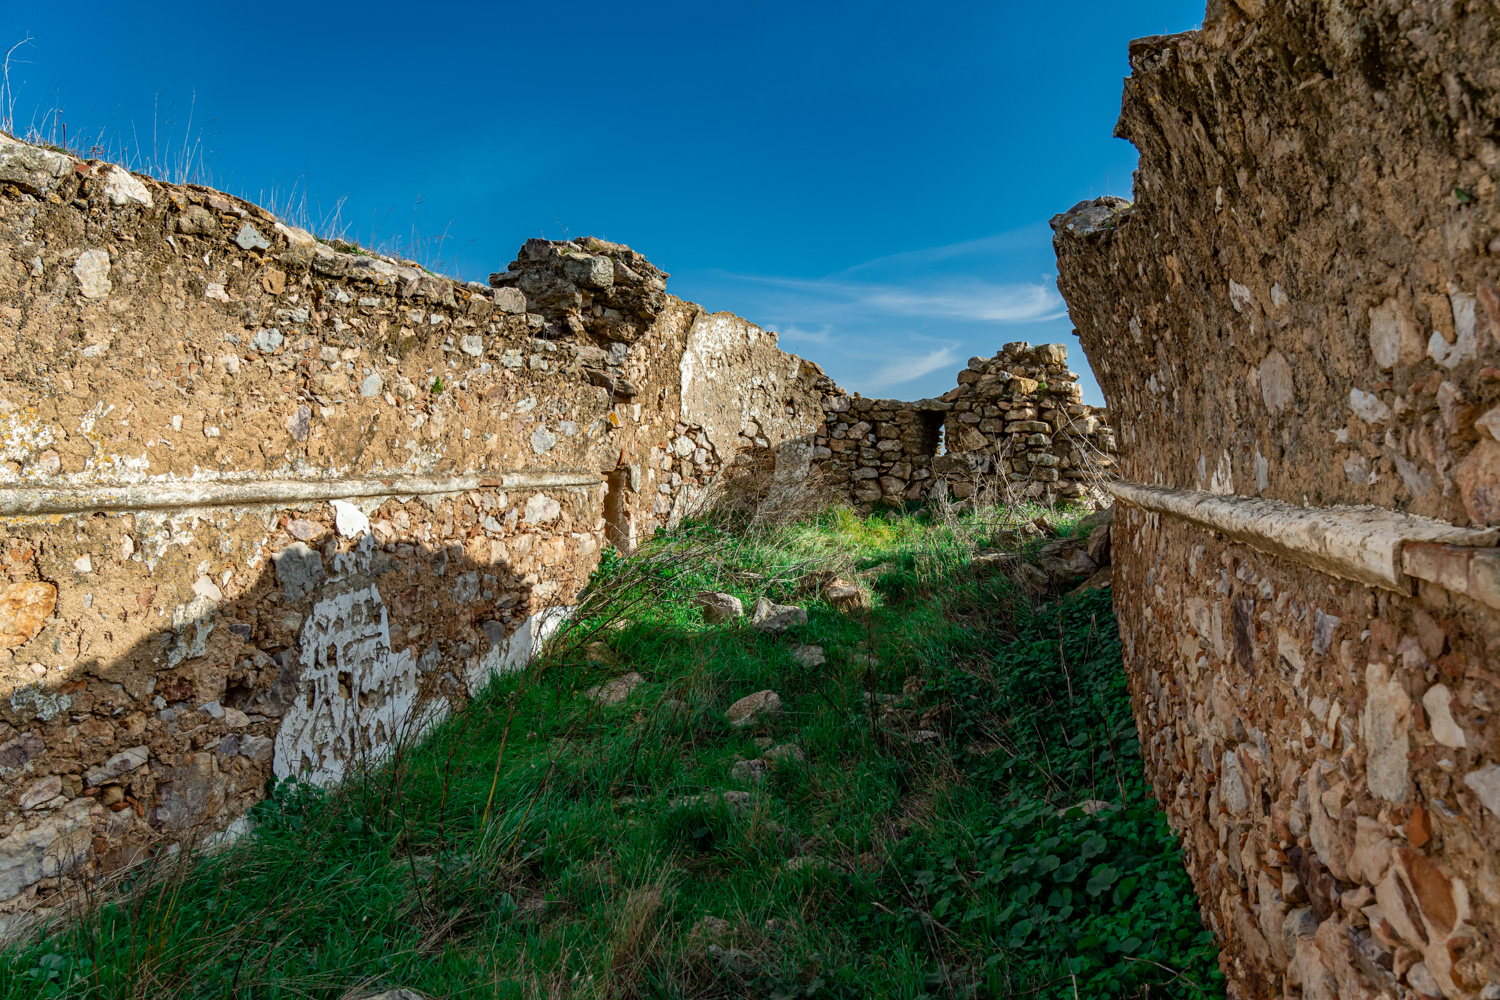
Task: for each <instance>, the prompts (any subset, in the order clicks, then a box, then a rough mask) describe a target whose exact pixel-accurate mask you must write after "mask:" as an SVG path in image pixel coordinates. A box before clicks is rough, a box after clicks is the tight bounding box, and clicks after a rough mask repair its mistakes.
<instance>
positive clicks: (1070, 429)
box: [813, 343, 1115, 507]
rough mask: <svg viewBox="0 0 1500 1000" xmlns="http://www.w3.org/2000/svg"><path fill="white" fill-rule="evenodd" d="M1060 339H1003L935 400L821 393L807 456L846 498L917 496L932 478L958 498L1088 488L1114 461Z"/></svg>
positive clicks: (1073, 494)
mask: <svg viewBox="0 0 1500 1000" xmlns="http://www.w3.org/2000/svg"><path fill="white" fill-rule="evenodd" d="M1067 360H1068V349H1067V347H1066V346H1065V345H1063V344H1043V345H1041V346H1039V347H1033V346H1031V345H1030V344H1027V343H1014V344H1006V345H1005V346H1004V348H1002V349H1001V350H1000V351H999V352H998V353H997V354H996V355H995V356H994V357H993V358H971V359H970V360H969V364H968V367H966V368H964V369H963V370H962V371H960V372H959V373H958V385H957V386H956V387H955V388H953V389H951V390H949V391H948V392H946V393H944V394H943V395H942V396H941V397H939V398H937V399H924V400H918V401H916V402H901V401H900V400H893V399H866V398H864V397H862V396H858V395H855V396H848V395H844V394H843V393H841V392H837V391H835V392H830V393H829V394H828V395H827V396H825V397H824V399H823V409H824V410H825V411H826V414H827V417H826V420H825V422H824V425H823V427H822V428H821V432H820V433H819V434H818V436H817V437H816V439H815V440H814V442H813V456H814V458H815V459H816V460H817V461H818V462H819V464H820V465H821V466H822V467H823V469H824V471H825V473H826V475H827V476H828V478H829V479H830V480H831V481H833V482H835V483H838V484H847V487H848V489H849V491H850V496H851V497H852V498H853V500H854V501H855V502H856V503H859V504H861V505H863V506H866V507H868V506H870V505H873V504H875V503H877V502H882V501H884V502H889V503H901V502H906V501H915V500H921V499H922V498H924V497H926V496H928V495H929V494H930V493H931V492H932V491H933V489H934V488H935V487H936V486H937V484H939V483H941V484H943V485H942V487H941V488H942V489H945V490H947V491H948V495H950V496H954V497H959V498H966V497H970V496H973V495H974V493H975V491H976V490H978V489H980V488H981V487H982V486H984V485H985V484H994V485H995V486H996V487H997V492H1001V491H1003V492H1004V493H1008V494H1009V495H1010V496H1012V497H1026V498H1029V499H1038V500H1042V501H1044V502H1047V503H1056V502H1068V501H1077V500H1081V499H1083V498H1085V497H1088V496H1089V495H1090V494H1091V493H1093V494H1098V484H1099V483H1101V482H1102V481H1103V479H1105V478H1106V477H1107V476H1108V475H1109V474H1110V473H1109V471H1108V470H1110V469H1111V468H1112V467H1113V465H1114V459H1113V458H1112V457H1111V453H1112V452H1113V451H1114V450H1115V442H1114V437H1113V434H1112V433H1111V431H1110V429H1109V427H1108V414H1107V413H1106V412H1105V411H1103V410H1096V409H1095V408H1094V407H1091V406H1087V405H1085V404H1084V403H1083V401H1082V398H1083V387H1082V386H1080V385H1079V384H1078V375H1077V374H1076V373H1074V372H1072V371H1069V370H1068V367H1067Z"/></svg>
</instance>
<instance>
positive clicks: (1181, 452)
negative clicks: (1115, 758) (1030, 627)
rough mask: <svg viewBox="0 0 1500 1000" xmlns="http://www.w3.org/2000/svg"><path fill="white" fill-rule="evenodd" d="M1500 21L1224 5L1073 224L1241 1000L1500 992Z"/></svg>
mask: <svg viewBox="0 0 1500 1000" xmlns="http://www.w3.org/2000/svg"><path fill="white" fill-rule="evenodd" d="M1496 52H1500V15H1497V13H1496V8H1495V7H1494V5H1493V4H1479V3H1463V2H1418V3H1410V2H1401V3H1397V2H1383V0H1353V2H1345V3H1341V4H1328V3H1314V2H1293V0H1235V3H1234V4H1233V5H1230V4H1228V3H1225V2H1222V0H1215V2H1213V3H1211V4H1210V5H1209V10H1208V13H1207V15H1206V17H1205V25H1204V28H1203V29H1202V30H1201V31H1199V32H1191V33H1187V34H1181V35H1173V36H1169V37H1155V38H1145V39H1141V40H1139V41H1137V42H1134V43H1132V45H1131V47H1130V62H1131V68H1132V73H1131V76H1130V78H1129V79H1128V81H1127V82H1126V85H1125V97H1124V106H1123V110H1122V113H1121V117H1120V123H1119V126H1118V130H1117V133H1118V134H1119V135H1121V136H1123V137H1124V138H1127V139H1129V140H1130V141H1132V142H1133V143H1134V144H1135V145H1136V147H1137V149H1138V150H1139V151H1140V168H1139V170H1138V172H1137V174H1136V178H1135V196H1136V201H1135V202H1134V204H1133V205H1132V204H1127V203H1125V202H1123V201H1121V200H1120V199H1108V198H1106V199H1099V200H1096V201H1093V202H1088V203H1084V204H1082V205H1079V206H1078V207H1076V208H1075V209H1074V210H1073V211H1071V212H1069V213H1067V214H1065V215H1062V216H1059V217H1058V218H1057V219H1055V220H1054V221H1053V226H1054V230H1055V233H1056V236H1055V245H1056V248H1057V253H1058V260H1059V273H1060V279H1059V284H1060V287H1061V289H1062V292H1063V294H1064V296H1065V298H1066V299H1067V301H1068V304H1069V307H1070V309H1071V311H1072V316H1073V319H1074V321H1075V323H1076V324H1077V326H1078V330H1079V335H1080V338H1081V340H1082V343H1083V346H1084V348H1085V350H1086V351H1087V353H1088V356H1089V358H1090V361H1091V362H1092V365H1093V368H1094V371H1095V372H1096V373H1097V374H1098V376H1099V379H1100V382H1101V384H1102V386H1103V389H1104V392H1105V395H1106V397H1107V399H1108V402H1109V405H1110V413H1111V415H1112V417H1113V420H1114V422H1115V424H1116V430H1117V432H1118V436H1119V439H1120V444H1121V448H1122V461H1121V466H1120V474H1121V477H1122V480H1121V482H1119V483H1118V484H1116V485H1115V486H1114V487H1113V489H1114V490H1115V492H1116V494H1117V495H1118V497H1119V498H1120V501H1121V503H1120V505H1119V510H1118V513H1117V516H1116V520H1115V523H1114V535H1113V559H1114V564H1115V576H1114V594H1115V604H1116V610H1117V612H1118V617H1119V621H1120V627H1121V631H1122V634H1123V638H1124V642H1125V649H1126V657H1127V661H1126V666H1127V670H1128V672H1129V677H1130V683H1131V691H1132V697H1133V700H1134V706H1135V713H1136V717H1137V721H1138V723H1139V725H1140V729H1141V734H1142V740H1143V747H1144V750H1145V757H1146V761H1147V768H1148V772H1149V777H1150V778H1151V780H1152V782H1153V784H1154V786H1155V790H1156V793H1157V795H1158V797H1159V798H1160V800H1161V802H1162V803H1163V805H1164V807H1165V808H1166V810H1167V812H1168V816H1169V818H1170V820H1171V822H1172V823H1173V825H1174V827H1175V828H1176V829H1177V831H1178V833H1179V834H1180V836H1181V839H1182V842H1183V845H1184V848H1185V850H1186V854H1187V859H1188V865H1189V868H1190V871H1191V874H1192V877H1193V880H1194V883H1195V885H1196V887H1197V889H1198V891H1199V895H1200V900H1201V904H1202V907H1203V911H1204V915H1205V919H1206V921H1207V923H1208V924H1209V925H1210V926H1211V927H1212V928H1213V930H1214V931H1215V933H1216V934H1218V935H1219V937H1220V940H1221V941H1222V942H1223V946H1224V952H1223V964H1224V967H1225V971H1226V973H1227V975H1228V976H1229V978H1230V981H1231V988H1232V990H1233V991H1234V994H1235V995H1237V996H1246V997H1280V996H1301V997H1308V998H1332V997H1340V998H1346V1000H1347V998H1359V997H1391V998H1394V997H1414V996H1416V997H1437V996H1442V997H1450V998H1457V997H1465V998H1474V997H1486V998H1489V997H1500V871H1497V857H1500V761H1497V751H1500V714H1497V711H1496V710H1497V709H1500V689H1497V685H1500V549H1497V548H1496V547H1495V546H1496V544H1497V537H1500V531H1497V530H1496V526H1497V525H1500V295H1497V290H1496V284H1497V282H1500V260H1497V255H1500V204H1497V201H1496V186H1495V185H1496V180H1497V178H1500V134H1497V133H1496V129H1497V122H1500V59H1497V58H1496V55H1495V53H1496Z"/></svg>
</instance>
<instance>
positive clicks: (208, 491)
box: [0, 472, 604, 517]
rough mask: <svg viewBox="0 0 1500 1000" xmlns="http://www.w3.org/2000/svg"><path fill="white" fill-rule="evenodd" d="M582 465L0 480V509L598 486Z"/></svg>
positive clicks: (72, 509)
mask: <svg viewBox="0 0 1500 1000" xmlns="http://www.w3.org/2000/svg"><path fill="white" fill-rule="evenodd" d="M602 482H604V477H603V476H600V475H599V474H597V473H589V472H484V473H470V474H467V475H457V476H410V475H401V476H364V477H359V478H347V479H262V480H256V479H238V478H237V479H193V480H174V481H165V482H154V483H132V484H129V485H103V484H101V485H94V484H79V485H70V486H61V485H59V486H5V487H0V517H29V516H38V515H42V516H45V515H58V514H92V513H95V512H97V511H133V510H174V509H184V508H193V507H231V506H233V507H241V506H251V505H254V504H266V503H270V504H288V503H309V502H317V501H320V500H352V499H355V498H357V497H389V496H403V497H404V496H429V495H432V494H448V493H466V492H468V491H470V490H477V489H506V490H525V489H535V490H541V489H554V488H567V487H579V486H584V487H586V486H598V485H599V484H600V483H602Z"/></svg>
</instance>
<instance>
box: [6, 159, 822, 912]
mask: <svg viewBox="0 0 1500 1000" xmlns="http://www.w3.org/2000/svg"><path fill="white" fill-rule="evenodd" d="M666 278H667V276H666V275H665V274H663V273H662V272H660V271H658V270H657V269H656V268H655V267H653V266H652V265H651V264H650V263H649V262H647V261H646V260H645V258H643V257H642V256H641V255H639V254H637V253H635V252H633V251H631V250H630V249H629V248H626V247H623V246H619V245H616V244H609V243H605V242H603V241H598V240H580V241H574V242H567V243H551V242H547V241H544V240H533V241H530V242H528V243H527V245H526V246H525V247H524V248H523V250H522V253H521V255H520V257H519V258H518V260H517V261H516V262H514V263H512V264H511V265H510V266H509V267H508V268H507V269H506V270H505V271H502V272H499V273H497V274H496V275H494V276H493V277H492V280H491V283H490V284H488V285H482V284H475V283H464V282H458V281H453V280H450V279H447V278H444V277H441V276H438V275H434V274H431V273H429V272H427V271H425V270H423V269H421V268H420V267H418V266H416V265H415V264H413V263H411V262H409V261H401V260H397V259H393V258H389V257H383V256H380V255H375V254H370V253H367V252H365V251H363V250H360V249H359V248H357V247H354V246H351V245H346V244H338V243H335V244H331V245H330V244H325V243H323V242H320V241H318V240H315V239H314V238H313V237H312V236H310V235H309V234H307V233H305V232H302V231H300V230H297V229H295V228H293V227H290V226H286V225H284V224H282V223H280V222H278V221H277V220H276V219H275V218H273V217H272V216H271V215H269V214H268V213H266V212H265V211H264V210H262V209H260V208H258V207H256V206H254V205H251V204H248V203H245V202H242V201H240V200H238V199H235V198H232V197H229V196H226V195H223V194H221V193H219V192H215V191H211V190H207V189H204V188H199V187H194V186H191V185H189V186H175V185H166V184H161V183H158V182H156V181H154V180H151V179H149V178H145V177H139V176H134V175H132V174H130V173H128V172H126V171H124V170H122V169H120V168H118V167H115V166H112V165H109V164H106V163H99V162H80V161H78V160H76V159H74V158H72V157H70V156H67V155H65V154H63V153H60V152H57V151H52V150H47V149H42V148H38V147H33V146H28V145H24V144H21V143H17V142H14V141H13V140H10V139H7V138H5V137H3V136H0V932H3V931H4V930H5V929H6V928H7V927H14V926H17V925H18V924H19V923H20V922H21V921H23V920H24V919H25V917H26V914H28V913H29V912H31V911H33V910H35V909H36V908H37V907H38V906H45V905H47V904H49V903H54V902H57V901H59V900H60V899H62V898H64V896H65V895H66V890H67V889H68V888H69V887H70V886H71V885H72V884H74V883H75V882H76V880H77V879H78V878H80V877H84V876H87V875H90V874H93V873H97V872H101V871H110V870H114V869H118V868H120V867H122V866H124V865H128V864H130V863H132V862H133V861H135V860H137V859H138V858H140V857H142V856H144V855H145V853H147V852H149V851H153V850H157V849H159V848H160V847H161V846H162V845H163V844H164V843H168V842H172V841H185V840H191V839H195V838H198V837H201V836H203V835H206V834H210V833H214V832H222V831H225V830H226V829H229V828H230V827H231V824H232V823H234V822H235V821H236V819H237V818H238V817H240V816H241V815H243V813H244V811H245V809H246V808H247V807H248V806H249V805H250V804H251V803H253V802H254V801H255V800H257V799H258V798H260V797H261V796H262V795H263V794H264V791H265V787H266V782H267V779H268V778H269V777H271V776H272V775H275V776H276V777H279V778H286V777H292V776H296V777H299V778H301V779H303V780H311V781H317V782H327V781H332V780H335V779H336V778H338V777H339V776H340V775H341V774H343V773H346V772H347V771H348V770H349V769H350V768H352V767H357V766H361V765H362V764H364V763H367V762H369V761H372V760H375V759H378V758H379V757H380V756H381V755H382V753H383V752H384V751H385V750H387V749H388V748H389V747H390V746H391V745H392V743H393V741H395V740H396V739H399V738H401V737H402V736H403V735H409V734H411V733H413V732H415V731H416V730H417V729H419V728H420V727H421V726H422V725H424V724H425V723H426V722H427V721H428V720H430V719H432V718H434V717H436V716H437V715H439V714H441V713H442V712H444V711H446V710H448V708H449V707H450V706H454V705H459V704H462V703H463V702H465V701H467V700H468V699H469V698H470V697H471V696H472V695H473V694H474V692H475V691H476V689H477V688H478V687H479V686H480V685H481V684H482V683H483V682H484V680H485V679H486V678H487V677H488V676H489V675H490V674H491V673H493V672H496V671H500V670H505V669H510V668H514V667H517V666H519V665H521V664H524V662H525V661H526V660H527V658H528V657H529V656H530V654H531V652H532V650H533V648H534V646H535V644H536V643H537V642H538V641H539V640H540V639H541V638H542V637H543V636H544V634H545V633H546V631H547V630H548V628H549V627H551V626H552V625H554V624H555V623H556V622H557V621H558V620H559V616H560V615H561V614H563V613H565V611H566V608H567V607H568V606H569V605H570V604H571V603H572V602H573V601H574V599H575V597H576V595H577V593H578V592H579V590H580V588H581V587H582V586H583V585H584V583H585V581H586V580H587V578H588V575H589V573H590V572H591V570H592V569H593V567H594V565H595V563H596V561H597V559H598V557H599V554H600V552H601V549H602V547H603V546H604V545H605V544H606V542H610V541H612V542H616V543H617V544H620V545H621V546H622V547H628V546H629V545H630V544H632V540H633V539H635V538H638V537H644V536H645V535H648V534H649V533H650V532H651V531H653V530H654V529H655V527H657V526H659V525H665V524H668V523H669V522H670V521H671V520H672V519H673V518H675V517H680V516H682V514H683V513H684V512H685V511H686V510H688V509H690V507H691V505H692V502H693V499H694V497H695V496H696V495H698V494H699V493H700V492H701V491H702V489H703V488H704V487H705V486H707V485H708V483H709V482H710V481H711V480H712V478H713V477H714V475H715V474H716V473H717V472H718V471H719V470H720V469H721V468H722V467H723V466H724V465H725V464H727V463H729V462H731V461H733V460H734V458H735V454H736V450H737V449H738V448H739V447H741V446H742V445H743V443H744V441H743V438H742V437H741V432H742V430H745V429H747V428H748V425H747V424H746V423H745V416H744V415H745V414H753V419H754V421H755V427H754V431H755V435H756V436H757V437H758V438H759V439H760V440H761V441H763V442H765V447H766V448H768V449H770V450H771V451H773V452H776V453H777V454H778V456H779V457H784V458H785V459H786V461H787V462H788V463H789V464H790V466H791V467H795V465H796V462H797V460H798V458H799V456H800V458H801V461H802V463H803V467H804V468H805V463H806V454H807V452H808V449H809V448H810V441H811V438H812V436H813V434H814V431H815V428H816V427H817V426H818V425H820V424H821V420H822V410H821V398H822V395H823V393H824V392H825V391H826V386H827V385H831V383H828V382H827V380H826V379H825V378H823V377H822V373H821V372H819V371H817V369H816V368H815V366H811V365H808V364H806V363H805V362H801V361H800V360H799V359H797V358H795V357H791V356H790V355H786V354H783V353H782V352H781V351H780V350H779V349H778V348H777V347H776V342H775V336H774V334H768V333H765V332H763V331H760V330H759V329H758V328H756V327H754V326H753V325H751V324H749V323H746V322H745V321H743V320H740V319H739V318H737V317H732V316H728V315H725V314H708V313H706V312H705V311H704V310H703V309H701V308H700V307H698V306H696V305H693V304H691V303H687V302H683V301H681V300H679V299H676V298H674V297H673V296H671V295H669V294H667V293H666V291H665V289H666Z"/></svg>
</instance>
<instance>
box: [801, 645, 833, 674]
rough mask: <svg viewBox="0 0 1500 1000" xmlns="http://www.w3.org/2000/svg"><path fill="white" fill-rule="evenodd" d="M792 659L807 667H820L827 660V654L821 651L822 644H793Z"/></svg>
mask: <svg viewBox="0 0 1500 1000" xmlns="http://www.w3.org/2000/svg"><path fill="white" fill-rule="evenodd" d="M792 659H794V660H796V661H797V662H798V663H800V664H801V665H802V666H804V667H807V668H809V669H811V668H812V667H821V666H822V665H823V664H825V663H827V662H828V656H827V655H826V654H825V653H824V652H823V647H822V646H793V647H792Z"/></svg>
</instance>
